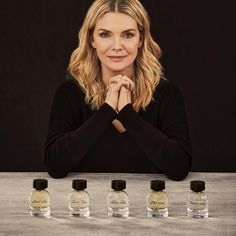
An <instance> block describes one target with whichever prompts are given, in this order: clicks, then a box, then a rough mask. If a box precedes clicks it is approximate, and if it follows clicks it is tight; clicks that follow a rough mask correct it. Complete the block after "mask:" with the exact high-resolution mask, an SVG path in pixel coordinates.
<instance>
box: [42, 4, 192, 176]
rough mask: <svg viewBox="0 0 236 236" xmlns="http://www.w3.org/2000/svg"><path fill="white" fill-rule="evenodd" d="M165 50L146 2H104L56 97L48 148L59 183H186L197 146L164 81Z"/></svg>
mask: <svg viewBox="0 0 236 236" xmlns="http://www.w3.org/2000/svg"><path fill="white" fill-rule="evenodd" d="M160 54H161V51H160V48H159V46H158V45H157V44H156V43H155V42H154V40H153V39H152V37H151V34H150V22H149V18H148V15H147V12H146V11H145V9H144V8H143V6H142V5H141V3H140V2H139V1H138V0H96V1H94V3H93V4H92V5H91V7H90V9H89V11H88V13H87V15H86V18H85V20H84V23H83V25H82V28H81V30H80V32H79V46H78V48H76V49H75V51H74V52H73V53H72V56H71V60H70V63H69V67H68V80H67V81H65V82H64V83H62V84H61V85H60V86H59V87H58V88H57V91H56V94H55V97H54V101H53V105H52V109H51V116H50V122H49V129H48V135H47V140H46V143H45V155H44V159H45V165H46V168H47V171H48V173H49V175H51V176H52V177H54V178H62V177H65V176H66V175H67V174H68V172H70V171H79V172H131V173H132V172H134V173H165V174H166V175H167V176H168V177H169V178H171V179H173V180H182V179H184V178H185V177H186V176H187V174H188V172H189V170H190V166H191V147H190V139H189V134H188V124H187V118H186V112H185V107H184V102H183V98H182V95H181V93H180V90H179V89H178V88H177V87H176V86H175V85H173V84H171V83H169V82H168V81H166V80H164V79H163V78H161V76H162V67H161V65H160V63H159V61H158V60H159V58H160Z"/></svg>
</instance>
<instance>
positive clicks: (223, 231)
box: [0, 172, 236, 236]
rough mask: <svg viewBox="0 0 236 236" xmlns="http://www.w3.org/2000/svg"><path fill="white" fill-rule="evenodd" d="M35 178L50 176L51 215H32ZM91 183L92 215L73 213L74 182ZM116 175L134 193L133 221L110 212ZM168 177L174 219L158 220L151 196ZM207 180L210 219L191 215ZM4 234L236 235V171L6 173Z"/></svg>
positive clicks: (0, 176)
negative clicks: (196, 187)
mask: <svg viewBox="0 0 236 236" xmlns="http://www.w3.org/2000/svg"><path fill="white" fill-rule="evenodd" d="M35 178H47V179H48V181H49V187H48V190H49V192H50V194H51V196H52V213H53V215H52V216H51V217H50V218H39V217H32V216H29V211H28V196H29V193H30V192H31V191H32V181H33V179H35ZM75 178H83V179H87V181H88V189H87V190H88V192H89V193H90V196H91V204H92V209H91V213H92V215H91V217H89V218H88V219H81V218H74V217H69V216H68V215H67V197H68V194H69V192H70V191H71V190H72V189H71V181H72V179H75ZM112 179H125V180H126V181H127V189H126V191H127V192H128V194H129V197H130V214H131V216H130V217H129V218H128V219H119V218H118V219H117V218H109V217H107V215H106V196H107V194H108V193H109V191H110V182H111V180H112ZM152 179H164V180H166V192H167V193H168V196H169V217H168V218H167V219H159V218H156V219H153V218H147V217H146V216H145V207H146V203H145V199H146V195H147V193H148V192H149V186H150V180H152ZM195 179H200V180H204V181H206V193H207V195H208V199H209V218H208V219H191V218H188V217H187V216H186V201H185V199H186V194H187V193H188V192H189V183H190V181H191V180H195ZM0 188H1V195H0V212H1V215H0V235H1V236H2V235H24V236H37V235H44V236H46V235H57V236H59V235H66V236H67V235H80V236H81V235H85V236H86V235H135V236H136V235H142V236H146V235H191V236H194V235H214V236H216V235H236V173H190V175H189V176H188V178H186V179H185V180H184V181H181V182H175V181H172V180H168V179H167V178H166V177H165V176H164V175H157V174H156V175H153V174H152V175H151V174H150V175H149V174H97V173H96V174H93V173H78V174H77V173H73V174H70V175H69V176H68V177H66V178H64V179H52V178H50V177H49V176H48V174H47V173H44V172H0Z"/></svg>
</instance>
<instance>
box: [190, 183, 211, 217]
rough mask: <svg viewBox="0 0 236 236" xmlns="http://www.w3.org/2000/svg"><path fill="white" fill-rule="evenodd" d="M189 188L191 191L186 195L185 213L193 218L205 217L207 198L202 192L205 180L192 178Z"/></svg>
mask: <svg viewBox="0 0 236 236" xmlns="http://www.w3.org/2000/svg"><path fill="white" fill-rule="evenodd" d="M190 189H191V190H192V191H191V192H190V193H189V194H188V195H187V215H188V216H190V217H193V218H207V217H208V200H207V195H206V194H205V193H204V192H203V191H204V190H205V182H204V181H200V180H193V181H191V182H190Z"/></svg>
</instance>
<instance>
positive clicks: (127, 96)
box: [117, 75, 134, 112]
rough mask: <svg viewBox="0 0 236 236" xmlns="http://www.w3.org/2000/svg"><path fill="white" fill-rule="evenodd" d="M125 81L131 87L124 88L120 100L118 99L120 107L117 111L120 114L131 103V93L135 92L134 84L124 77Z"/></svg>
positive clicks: (118, 106) (121, 90)
mask: <svg viewBox="0 0 236 236" xmlns="http://www.w3.org/2000/svg"><path fill="white" fill-rule="evenodd" d="M122 79H124V80H126V81H127V82H129V87H127V86H122V87H121V89H120V93H119V99H118V105H117V110H118V112H120V110H121V109H122V108H123V107H124V106H126V105H127V104H129V103H131V92H132V91H134V82H133V81H132V80H131V79H130V78H129V77H128V76H126V75H125V76H123V78H122Z"/></svg>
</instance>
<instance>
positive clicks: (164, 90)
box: [154, 79, 181, 98]
mask: <svg viewBox="0 0 236 236" xmlns="http://www.w3.org/2000/svg"><path fill="white" fill-rule="evenodd" d="M180 94H181V91H180V88H179V87H178V86H177V85H176V84H175V83H173V82H171V81H169V80H166V79H161V80H160V82H159V84H158V85H157V87H156V90H155V92H154V98H157V97H160V96H163V95H164V96H165V97H169V96H173V95H180Z"/></svg>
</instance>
